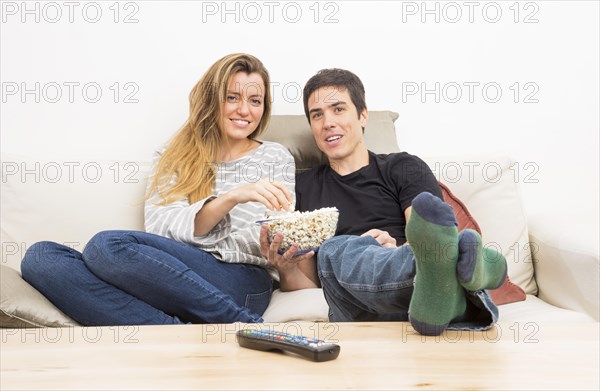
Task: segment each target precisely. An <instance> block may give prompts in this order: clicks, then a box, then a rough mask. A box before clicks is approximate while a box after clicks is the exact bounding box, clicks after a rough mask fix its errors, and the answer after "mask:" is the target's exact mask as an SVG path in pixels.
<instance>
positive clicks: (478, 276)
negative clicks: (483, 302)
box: [456, 229, 507, 291]
mask: <svg viewBox="0 0 600 391" xmlns="http://www.w3.org/2000/svg"><path fill="white" fill-rule="evenodd" d="M506 272H507V265H506V259H505V258H504V256H503V255H502V254H500V253H499V252H497V251H496V250H494V249H491V248H484V247H482V245H481V236H479V233H478V232H477V231H474V230H472V229H465V230H464V231H461V232H460V234H458V262H457V265H456V275H457V277H458V281H459V282H460V284H461V285H462V286H463V287H464V288H465V289H467V290H469V291H478V290H481V289H495V288H498V287H499V286H500V285H502V284H503V283H504V280H505V279H506Z"/></svg>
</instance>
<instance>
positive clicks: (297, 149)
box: [260, 111, 400, 172]
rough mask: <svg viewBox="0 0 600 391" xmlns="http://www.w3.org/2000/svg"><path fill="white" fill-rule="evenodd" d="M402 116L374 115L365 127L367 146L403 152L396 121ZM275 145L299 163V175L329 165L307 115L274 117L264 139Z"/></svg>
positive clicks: (386, 113)
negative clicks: (318, 144) (314, 135)
mask: <svg viewBox="0 0 600 391" xmlns="http://www.w3.org/2000/svg"><path fill="white" fill-rule="evenodd" d="M396 119H398V113H395V112H393V111H370V112H369V119H368V120H367V125H366V126H365V144H366V145H367V148H368V149H370V150H372V151H374V152H376V153H392V152H399V151H400V149H399V148H398V142H397V140H396V128H395V127H394V121H396ZM260 139H261V140H266V141H274V142H277V143H280V144H282V145H284V146H285V147H286V148H287V149H289V150H290V152H291V153H292V155H293V156H294V160H295V161H296V169H297V171H298V172H302V171H305V170H307V169H309V168H313V167H316V166H318V165H320V164H324V163H326V162H327V159H326V157H325V155H324V154H323V153H322V152H321V151H320V150H319V148H317V144H316V142H315V139H314V138H313V135H312V132H311V130H310V125H309V123H308V120H307V119H306V117H305V116H304V115H274V116H272V117H271V121H270V122H269V126H268V127H267V129H266V131H265V133H264V134H263V135H262V136H261V137H260Z"/></svg>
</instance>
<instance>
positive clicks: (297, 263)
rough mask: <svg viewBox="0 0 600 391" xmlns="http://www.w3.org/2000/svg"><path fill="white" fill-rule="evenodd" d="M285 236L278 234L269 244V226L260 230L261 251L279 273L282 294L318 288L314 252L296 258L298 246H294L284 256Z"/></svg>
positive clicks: (264, 225) (264, 226) (263, 226)
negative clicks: (281, 249)
mask: <svg viewBox="0 0 600 391" xmlns="http://www.w3.org/2000/svg"><path fill="white" fill-rule="evenodd" d="M282 239H283V235H282V234H280V233H277V234H276V235H275V237H274V238H273V241H272V242H271V243H269V240H268V235H267V225H266V224H263V225H262V227H261V230H260V249H261V254H262V255H263V257H265V258H267V260H268V261H269V264H270V265H272V266H273V267H274V268H275V269H277V272H279V289H280V290H281V291H282V292H288V291H295V290H299V289H306V288H318V287H319V279H318V277H317V268H316V259H315V253H314V252H313V251H311V252H309V253H307V254H303V255H298V256H296V255H295V254H296V252H297V251H298V245H296V244H293V245H292V246H290V248H289V249H288V250H287V251H286V252H285V253H283V254H279V252H278V251H279V248H280V246H281V241H282Z"/></svg>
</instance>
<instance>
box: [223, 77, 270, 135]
mask: <svg viewBox="0 0 600 391" xmlns="http://www.w3.org/2000/svg"><path fill="white" fill-rule="evenodd" d="M264 86H265V82H264V80H263V79H262V77H261V76H260V75H259V74H258V73H250V74H248V73H245V72H238V73H236V74H234V75H233V77H232V78H231V81H230V82H229V86H228V87H227V93H226V95H225V102H223V107H222V110H221V112H222V118H221V121H222V124H223V133H224V134H225V136H226V137H227V138H228V139H229V141H238V140H241V139H245V138H247V137H248V136H249V135H250V134H252V132H254V131H255V130H256V128H257V127H258V124H259V123H260V120H261V118H262V115H263V113H264V111H265V103H264V99H265V98H264V97H265V91H264V89H265V87H264Z"/></svg>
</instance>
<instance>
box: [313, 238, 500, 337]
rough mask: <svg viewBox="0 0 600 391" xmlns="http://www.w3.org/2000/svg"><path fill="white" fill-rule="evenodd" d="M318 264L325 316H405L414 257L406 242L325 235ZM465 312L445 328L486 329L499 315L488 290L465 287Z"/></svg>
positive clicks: (394, 318)
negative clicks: (397, 243) (396, 243)
mask: <svg viewBox="0 0 600 391" xmlns="http://www.w3.org/2000/svg"><path fill="white" fill-rule="evenodd" d="M317 269H318V274H319V279H320V280H321V285H322V287H323V293H324V295H325V299H326V300H327V303H328V304H329V320H330V321H332V322H352V321H408V307H409V305H410V299H411V297H412V292H413V280H414V277H415V272H416V268H415V258H414V254H413V251H412V248H411V247H410V246H401V247H398V248H393V249H390V248H384V247H382V246H381V245H380V244H379V243H377V241H376V240H375V239H374V238H372V237H371V236H365V237H360V236H351V235H341V236H336V237H333V238H331V239H328V240H326V241H325V242H324V243H323V245H322V246H321V247H320V248H319V252H318V253H317ZM465 294H466V297H467V299H468V300H467V313H466V314H465V317H464V319H463V320H461V322H460V323H450V325H449V326H448V328H449V329H473V330H485V329H488V328H489V327H491V326H492V325H493V324H494V323H496V321H497V320H498V308H497V307H496V306H495V305H494V303H493V302H492V300H491V298H490V296H489V294H488V293H487V291H485V290H482V291H477V292H469V291H465Z"/></svg>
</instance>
